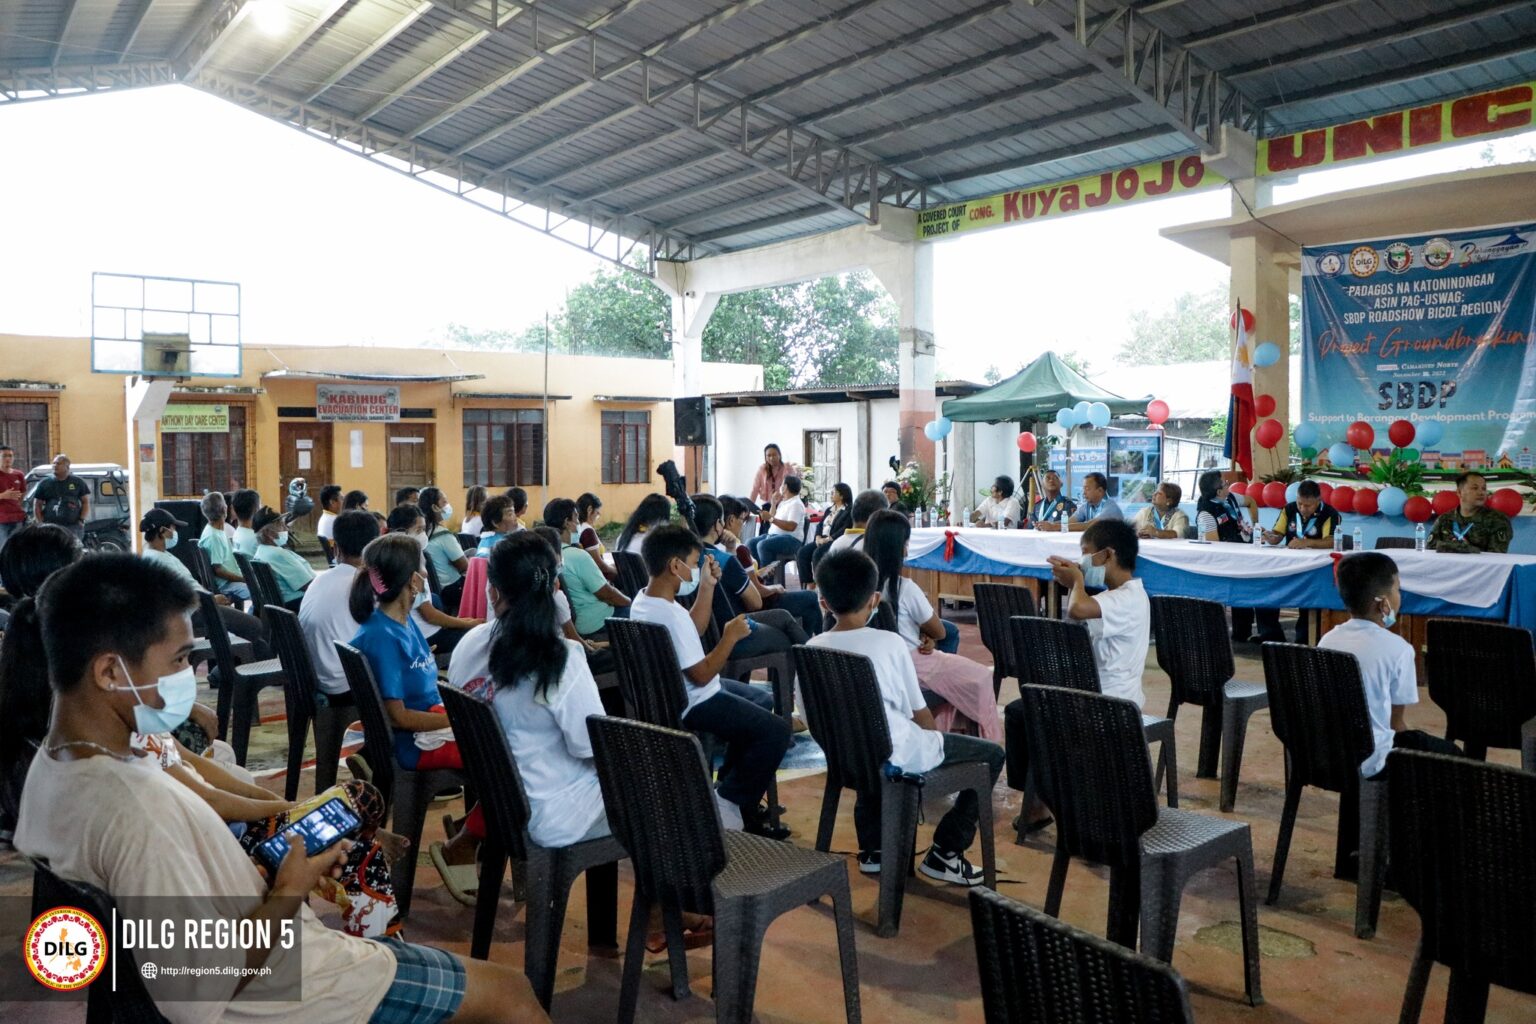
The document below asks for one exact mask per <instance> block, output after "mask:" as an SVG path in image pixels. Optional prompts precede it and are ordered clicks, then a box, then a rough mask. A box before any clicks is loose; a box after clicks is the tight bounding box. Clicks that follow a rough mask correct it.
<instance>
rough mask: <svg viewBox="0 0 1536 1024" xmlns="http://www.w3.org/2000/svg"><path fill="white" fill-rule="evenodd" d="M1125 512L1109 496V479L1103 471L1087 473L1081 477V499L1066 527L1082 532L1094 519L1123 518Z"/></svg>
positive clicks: (1075, 531) (1074, 531)
mask: <svg viewBox="0 0 1536 1024" xmlns="http://www.w3.org/2000/svg"><path fill="white" fill-rule="evenodd" d="M1124 518H1125V513H1124V512H1122V511H1120V506H1119V505H1118V504H1116V503H1115V499H1114V498H1111V497H1110V496H1109V479H1108V478H1107V477H1105V476H1104V474H1103V473H1089V474H1088V475H1087V476H1085V477H1083V500H1082V503H1081V504H1080V505H1078V506H1077V512H1076V513H1075V514H1074V515H1073V516H1072V521H1071V522H1070V523H1069V524H1068V526H1067V529H1069V530H1071V531H1072V532H1073V533H1082V532H1083V531H1084V530H1086V529H1088V524H1089V523H1091V522H1093V521H1094V520H1095V519H1124Z"/></svg>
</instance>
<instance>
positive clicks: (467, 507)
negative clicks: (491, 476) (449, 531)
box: [459, 484, 488, 537]
mask: <svg viewBox="0 0 1536 1024" xmlns="http://www.w3.org/2000/svg"><path fill="white" fill-rule="evenodd" d="M487 496H488V495H487V492H486V489H485V488H484V487H481V486H480V485H479V484H476V485H475V486H473V487H471V488H470V489H469V490H468V492H466V493H465V495H464V522H463V524H462V525H460V526H459V532H460V533H468V534H471V535H472V536H476V537H478V536H480V532H481V531H482V530H484V529H485V527H483V526H482V525H481V524H480V510H481V509H483V508H484V507H485V499H486V497H487Z"/></svg>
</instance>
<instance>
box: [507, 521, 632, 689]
mask: <svg viewBox="0 0 1536 1024" xmlns="http://www.w3.org/2000/svg"><path fill="white" fill-rule="evenodd" d="M529 532H531V533H532V534H533V535H534V536H536V537H538V538H539V539H541V540H543V541H544V543H546V544H548V545H549V550H551V551H553V552H554V553H555V565H556V567H557V568H558V569H559V570H561V571H564V569H565V559H564V557H563V552H562V551H561V548H562V547H563V545H562V544H561V543H560V532H559V531H558V530H555V529H553V528H552V527H549V526H546V525H545V524H544V523H539V524H538V525H537V526H535V527H533V529H532V530H530V531H529ZM487 569H489V566H487ZM494 594H495V591H494V590H493V589H492V587H491V585H490V583H489V582H487V583H486V585H485V605H486V607H487V608H489V607H491V605H492V603H493V601H492V598H493V596H494ZM555 621H556V622H557V623H558V624H559V626H560V633H561V634H562V635H563V636H564V637H565V638H566V639H567V640H571V641H574V642H576V643H579V644H581V648H582V650H584V651H586V652H587V667H588V668H589V669H591V670H592V674H593V675H594V676H600V675H604V674H606V673H608V672H612V671H613V652H612V651H610V650H609V649H608V641H606V640H588V639H587V638H586V637H584V636H582V635H581V634H580V633H578V632H576V621H575V619H574V618H573V617H572V615H571V599H570V598H568V597H566V596H565V584H564V583H556V585H555ZM608 694H609V696H608V700H610V701H612V702H613V704H612V706H611V707H610V708H609V712H608V713H609V714H613V715H622V714H623V713H624V702H623V700H622V698H621V696H620V694H619V692H618V689H617V688H616V687H615V688H612V689H610V690H609V691H608Z"/></svg>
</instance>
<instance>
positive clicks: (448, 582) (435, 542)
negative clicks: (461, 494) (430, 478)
mask: <svg viewBox="0 0 1536 1024" xmlns="http://www.w3.org/2000/svg"><path fill="white" fill-rule="evenodd" d="M416 507H417V508H419V509H421V515H422V518H423V519H425V520H426V523H427V525H426V538H427V541H426V544H427V547H426V551H427V557H428V558H430V559H431V560H432V569H433V571H434V572H436V573H437V585H438V586H439V587H441V588H442V591H441V593H439V594H438V595H437V596H438V597H439V598H441V599H442V603H443V607H444V608H449V609H453V610H455V611H457V610H458V607H459V598H460V596H462V595H463V593H464V571H465V570H466V569H468V568H469V558H468V556H466V555H465V554H464V549H463V548H462V547H460V546H459V538H458V535H457V534H455V533H454V532H453V531H452V530H450V529H449V528H448V522H449V520H451V519H452V518H453V506H452V505H450V504H449V503H448V497H447V495H445V494H443V492H442V491H440V490H438V489H437V488H436V487H428V488H425V489H424V490H423V491H422V492H421V495H420V496H419V498H418V499H417V501H416Z"/></svg>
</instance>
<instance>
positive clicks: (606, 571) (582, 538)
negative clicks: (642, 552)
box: [576, 491, 619, 583]
mask: <svg viewBox="0 0 1536 1024" xmlns="http://www.w3.org/2000/svg"><path fill="white" fill-rule="evenodd" d="M576 518H577V519H578V520H580V522H581V532H580V533H579V534H578V535H577V537H576V546H577V547H579V548H581V550H583V551H585V552H586V553H587V554H589V555H591V556H592V561H594V562H596V563H597V567H598V568H599V569H601V570H602V572H603V575H604V576H606V577H608V582H610V583H617V582H618V580H619V570H618V569H617V568H615V567H614V566H612V565H610V564H609V562H608V559H606V558H604V557H603V556H604V555H605V554H607V553H608V549H607V548H605V547H603V539H602V538H601V537H599V536H598V535H597V528H598V526H600V525H601V524H602V521H603V499H602V498H599V497H598V496H597V495H595V494H593V493H592V492H591V491H587V492H585V493H584V494H582V495H580V496H579V497H578V498H577V499H576Z"/></svg>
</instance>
